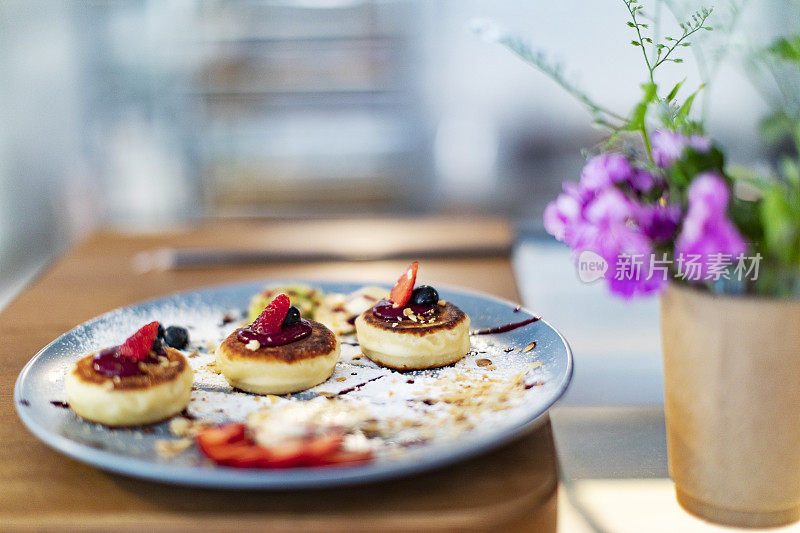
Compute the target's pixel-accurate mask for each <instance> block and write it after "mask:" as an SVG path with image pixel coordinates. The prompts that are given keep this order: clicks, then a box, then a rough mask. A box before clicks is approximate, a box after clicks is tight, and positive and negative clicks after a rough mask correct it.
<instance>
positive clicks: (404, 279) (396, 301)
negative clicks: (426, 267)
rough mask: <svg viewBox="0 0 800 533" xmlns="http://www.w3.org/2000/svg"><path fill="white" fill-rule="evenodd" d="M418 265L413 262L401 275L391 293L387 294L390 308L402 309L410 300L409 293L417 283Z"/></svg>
mask: <svg viewBox="0 0 800 533" xmlns="http://www.w3.org/2000/svg"><path fill="white" fill-rule="evenodd" d="M418 268H419V263H417V262H416V261H414V262H413V263H411V266H409V267H408V269H407V270H406V271H405V272H404V273H403V275H402V276H400V278H399V279H398V280H397V283H395V285H394V287H392V292H391V293H389V299H390V300H391V301H392V307H403V306H404V305H406V304H407V303H408V301H409V300H410V299H411V292H412V291H413V290H414V283H415V282H416V281H417V269H418Z"/></svg>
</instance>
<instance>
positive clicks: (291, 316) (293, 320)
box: [281, 306, 300, 328]
mask: <svg viewBox="0 0 800 533" xmlns="http://www.w3.org/2000/svg"><path fill="white" fill-rule="evenodd" d="M298 322H300V310H299V309H298V308H296V307H295V306H291V307H290V308H289V312H288V313H286V318H284V319H283V324H281V327H284V328H285V327H286V326H291V325H294V324H297V323H298Z"/></svg>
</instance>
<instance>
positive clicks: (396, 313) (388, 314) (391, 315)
mask: <svg viewBox="0 0 800 533" xmlns="http://www.w3.org/2000/svg"><path fill="white" fill-rule="evenodd" d="M433 307H434V306H424V305H413V304H412V305H407V306H405V307H395V306H394V304H393V303H392V302H390V301H389V300H381V301H380V302H378V303H377V304H375V307H373V308H372V313H373V314H374V315H375V316H376V317H378V318H384V319H386V320H402V319H403V318H405V315H403V310H404V309H411V311H412V312H413V313H414V314H415V315H424V314H425V313H428V312H430V311H431V310H432V309H433Z"/></svg>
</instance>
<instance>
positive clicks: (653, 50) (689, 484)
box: [473, 0, 800, 526]
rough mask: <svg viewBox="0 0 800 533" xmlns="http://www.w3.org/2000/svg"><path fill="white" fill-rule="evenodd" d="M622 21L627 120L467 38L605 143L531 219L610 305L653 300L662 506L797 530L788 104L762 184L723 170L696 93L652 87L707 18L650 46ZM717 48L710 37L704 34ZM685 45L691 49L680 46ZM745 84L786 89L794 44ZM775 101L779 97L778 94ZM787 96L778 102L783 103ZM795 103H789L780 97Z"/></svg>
mask: <svg viewBox="0 0 800 533" xmlns="http://www.w3.org/2000/svg"><path fill="white" fill-rule="evenodd" d="M621 8H622V11H623V12H625V14H626V16H627V21H626V24H627V26H628V30H629V31H630V32H631V35H632V37H633V39H632V40H631V41H630V43H631V45H632V46H634V47H636V48H637V49H638V50H639V51H640V53H641V58H642V61H643V63H644V66H645V70H644V73H645V79H644V82H643V83H642V84H641V88H642V92H641V99H640V100H639V101H638V102H636V103H634V104H633V105H632V106H631V111H630V112H629V113H627V114H621V113H617V112H615V111H612V110H610V109H608V108H607V107H605V106H603V105H601V104H599V103H597V102H595V101H594V100H593V99H592V98H591V97H590V96H589V95H588V94H586V93H585V92H583V91H582V90H580V89H578V88H577V87H575V86H574V85H573V84H571V83H570V82H569V81H568V80H567V79H566V78H565V77H564V76H563V74H562V69H561V68H560V67H559V66H558V65H557V64H555V63H553V62H551V61H550V60H549V59H548V58H547V56H546V55H545V54H544V53H542V52H539V51H536V50H535V49H534V48H533V47H532V46H530V45H529V44H528V43H527V41H526V40H525V39H522V38H520V37H518V36H516V35H514V34H513V33H511V32H509V31H506V30H504V29H501V28H499V27H497V26H496V25H493V24H491V23H487V22H475V23H473V30H474V31H476V32H477V33H478V34H479V35H481V36H482V37H484V38H485V39H486V40H489V41H492V42H497V43H500V44H502V45H504V46H506V47H507V48H509V49H511V50H512V51H513V52H515V53H516V54H517V55H518V56H520V57H521V58H522V59H523V60H525V61H526V62H528V63H529V64H531V65H533V66H534V67H536V68H537V69H538V70H540V71H541V72H543V73H545V74H547V75H548V76H550V77H551V78H552V79H553V80H554V81H555V82H556V83H558V84H559V85H561V87H563V88H564V89H565V90H566V91H567V92H569V93H570V94H572V95H574V96H575V97H576V98H577V99H578V100H579V101H580V102H581V103H582V104H584V105H585V106H586V107H587V108H588V110H589V111H590V113H591V114H592V117H593V119H594V123H595V124H596V125H598V126H600V127H602V128H604V129H606V130H607V132H608V136H607V139H606V140H605V141H604V142H603V143H602V144H601V145H599V146H598V147H595V149H594V150H593V151H592V153H591V154H590V156H589V157H588V158H587V162H586V164H585V166H584V168H583V170H582V172H581V175H580V178H579V180H578V181H577V182H572V181H567V182H565V183H564V185H563V192H562V193H561V194H560V195H559V196H558V197H557V198H556V199H555V200H554V201H553V202H551V203H550V204H549V205H548V206H547V208H546V209H545V212H544V227H545V229H546V231H547V232H548V233H550V234H551V235H553V236H554V237H555V238H556V239H558V240H559V241H563V242H564V243H566V244H567V245H568V246H569V247H570V248H571V249H572V250H573V257H574V260H575V262H576V267H577V269H578V273H579V275H580V276H581V278H582V279H584V280H586V279H585V278H584V277H583V274H587V273H588V274H591V276H590V277H589V279H597V278H598V277H599V278H602V279H604V281H605V283H606V284H607V285H608V287H609V289H610V291H611V292H612V293H613V294H614V295H617V296H620V297H622V298H633V297H639V296H645V295H652V294H660V295H661V303H662V307H661V309H662V341H663V346H664V377H665V411H666V418H667V430H668V431H667V434H668V451H669V462H670V473H671V475H672V477H673V479H674V481H675V483H676V492H677V496H678V501H679V502H680V503H681V504H682V505H683V506H684V507H685V508H686V509H687V510H689V511H691V512H693V513H695V514H697V515H700V516H702V517H705V518H707V519H710V520H713V521H716V522H720V523H726V524H732V525H749V526H766V525H778V524H783V523H788V522H791V521H795V520H797V519H798V518H800V475H798V474H797V472H800V399H798V395H797V394H796V391H797V390H800V357H798V356H800V327H799V326H800V303H799V302H798V301H797V300H796V299H794V298H792V297H796V296H797V295H798V294H800V282H798V280H800V164H798V156H797V153H798V152H799V151H800V105H794V104H797V102H792V104H793V105H789V103H787V102H785V101H784V102H783V103H782V104H780V105H777V106H776V111H775V113H774V114H773V116H772V117H770V118H769V119H768V120H767V121H765V124H766V125H767V126H768V129H769V130H770V131H771V132H772V135H773V137H775V138H780V139H781V140H785V139H791V141H792V142H793V143H794V149H793V150H790V151H789V154H788V155H787V156H785V157H783V158H781V159H780V160H779V161H778V162H777V164H775V165H774V167H773V168H772V169H770V170H768V171H760V172H756V171H753V170H749V169H743V168H736V167H731V166H728V165H726V161H725V157H724V153H723V151H722V149H721V148H720V147H719V146H718V145H717V144H715V143H714V141H713V140H712V139H711V138H710V137H709V136H708V135H707V134H706V133H705V131H704V127H703V121H702V120H700V119H698V118H696V117H697V116H699V114H698V113H697V112H696V110H694V112H693V109H694V108H695V107H697V106H695V102H696V101H697V100H699V99H700V98H698V95H699V94H700V93H701V91H703V89H704V87H705V86H706V85H707V84H708V83H711V81H712V77H713V76H712V75H713V72H714V71H715V70H716V67H717V66H718V61H719V60H720V59H721V57H722V56H724V47H723V48H722V52H720V50H716V52H715V53H714V54H713V57H714V58H715V60H714V62H711V63H709V62H708V61H705V62H703V64H704V69H703V72H701V75H702V77H704V78H706V80H705V83H704V84H703V85H700V86H699V87H697V88H696V89H695V90H694V91H693V92H690V93H689V94H687V95H685V96H682V95H683V94H685V92H686V91H685V90H684V87H683V85H684V82H683V81H676V80H672V81H671V82H668V83H664V82H663V81H662V79H661V77H660V76H661V74H662V72H661V71H662V70H663V69H662V68H661V67H662V66H663V65H665V64H669V63H672V64H676V63H678V64H680V63H683V61H684V58H683V57H681V54H682V52H685V51H687V50H689V51H695V54H700V52H699V51H698V50H697V47H698V44H700V43H702V41H703V40H704V39H703V37H704V36H705V35H708V33H707V32H711V31H712V30H714V29H717V30H721V33H723V34H727V35H730V34H731V33H732V31H733V29H734V27H735V25H736V23H737V20H738V17H739V15H740V13H741V8H742V5H741V4H738V3H735V2H734V3H731V4H730V5H729V9H728V11H729V13H728V15H729V16H728V17H727V19H726V23H725V24H722V25H718V26H717V27H716V28H715V27H714V26H712V24H711V21H712V10H711V9H705V8H703V9H700V10H699V11H696V12H694V13H692V14H690V15H689V17H688V18H686V19H685V20H678V21H676V26H675V27H676V33H673V34H672V35H667V36H665V37H663V38H661V39H657V38H656V37H655V35H656V32H653V31H652V30H651V25H652V24H654V22H653V21H652V20H651V19H650V18H649V17H648V16H647V14H646V12H645V7H644V6H643V5H642V3H641V2H640V1H639V0H622V5H621ZM718 33H719V31H718ZM693 41H699V42H700V43H694V44H693ZM749 67H750V68H749V71H751V72H758V71H759V69H761V70H762V71H763V70H770V69H771V70H772V72H773V73H775V72H776V71H780V72H781V73H783V74H785V73H787V72H790V73H792V74H793V75H795V76H797V79H800V38H781V39H777V40H776V41H775V42H774V44H773V45H772V46H770V47H769V48H768V49H767V50H764V51H761V52H759V54H756V55H753V56H752V57H751V65H750V66H749ZM789 93H791V91H789ZM789 96H791V95H789ZM795 98H797V97H795Z"/></svg>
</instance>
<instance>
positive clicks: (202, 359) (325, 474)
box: [14, 280, 572, 489]
mask: <svg viewBox="0 0 800 533" xmlns="http://www.w3.org/2000/svg"><path fill="white" fill-rule="evenodd" d="M292 281H295V280H292ZM287 282H289V280H268V281H261V282H254V283H244V284H234V285H225V286H218V287H212V288H208V289H203V290H199V291H194V292H185V293H180V294H175V295H171V296H166V297H163V298H158V299H154V300H150V301H147V302H144V303H140V304H137V305H133V306H130V307H125V308H121V309H116V310H114V311H111V312H109V313H106V314H104V315H101V316H99V317H97V318H94V319H92V320H90V321H88V322H86V323H84V324H81V325H80V326H78V327H76V328H74V329H72V330H71V331H68V332H67V333H65V334H64V335H62V336H60V337H59V338H57V339H56V340H54V341H53V342H52V343H50V344H49V345H47V346H46V347H45V348H44V349H42V350H41V351H40V352H39V353H38V354H36V355H35V356H34V357H33V358H32V359H31V360H30V361H29V362H28V364H27V365H26V366H25V368H24V369H23V370H22V372H21V373H20V375H19V378H18V379H17V383H16V387H15V390H14V402H15V404H16V407H17V412H18V413H19V416H20V418H21V419H22V421H23V422H24V423H25V425H26V426H27V427H28V429H30V431H31V432H33V433H34V434H35V435H36V436H37V437H39V438H40V439H41V440H42V441H44V442H45V443H46V444H47V445H49V446H51V447H52V448H54V449H56V450H58V451H60V452H61V453H64V454H66V455H68V456H70V457H73V458H75V459H77V460H79V461H83V462H85V463H88V464H91V465H94V466H96V467H98V468H102V469H105V470H109V471H112V472H117V473H120V474H125V475H129V476H134V477H138V478H144V479H149V480H153V481H159V482H164V483H171V484H177V485H191V486H199V487H213V488H226V489H231V488H234V489H255V488H258V489H288V488H301V487H322V486H333V485H344V484H353V483H361V482H367V481H374V480H379V479H387V478H393V477H399V476H405V475H409V474H413V473H417V472H421V471H425V470H430V469H433V468H436V467H440V466H443V465H447V464H450V463H453V462H455V461H459V460H461V459H465V458H467V457H471V456H474V455H476V454H479V453H482V452H486V451H487V450H490V449H492V448H495V447H497V446H499V445H501V444H503V443H506V442H508V441H509V440H511V439H513V438H515V437H517V436H519V435H520V434H522V433H524V432H526V431H529V430H531V429H532V428H533V427H535V425H536V424H537V423H538V421H540V420H541V417H542V415H543V414H545V413H546V412H547V410H548V409H549V408H550V407H551V406H552V405H553V404H554V403H555V402H556V400H558V398H559V397H561V395H562V394H564V391H565V390H566V389H567V386H568V384H569V381H570V378H571V375H572V355H571V353H570V349H569V346H568V345H567V342H566V341H565V340H564V338H563V337H562V336H561V335H560V334H559V333H558V331H556V330H555V329H554V328H553V327H552V326H550V324H548V323H547V321H545V320H539V321H537V322H534V323H531V324H528V325H526V326H523V327H519V328H517V329H514V330H512V331H508V332H504V333H498V334H489V335H477V336H474V337H473V351H472V352H471V353H470V354H469V355H468V356H467V357H466V358H465V359H464V360H463V361H461V362H459V363H457V364H456V365H455V367H453V366H451V367H447V368H444V369H436V370H425V371H417V372H413V373H410V374H409V373H406V374H400V373H398V372H394V371H391V370H388V369H384V368H380V367H377V366H376V365H374V364H373V363H371V362H370V361H368V360H366V359H365V358H359V357H358V354H359V349H358V347H357V346H351V345H344V344H343V346H342V359H341V361H340V362H339V364H338V366H337V370H336V372H335V373H334V376H333V377H332V378H331V379H330V380H328V381H327V382H325V383H323V384H322V385H319V386H317V387H314V388H313V389H310V390H309V391H305V392H303V393H300V394H296V395H294V397H293V400H294V401H304V400H308V399H311V398H313V397H316V396H317V395H318V393H320V392H324V393H327V394H337V393H340V392H343V391H353V392H352V393H353V395H355V396H358V398H359V400H358V401H362V400H363V401H365V402H375V403H376V404H378V405H380V406H381V409H382V410H383V407H384V406H385V407H386V409H385V411H386V412H387V413H395V414H397V413H398V412H400V414H402V411H404V410H407V411H409V412H411V411H412V409H411V407H408V408H405V407H404V406H406V405H409V406H410V405H412V404H414V399H416V398H418V397H419V395H420V394H423V393H422V392H420V391H421V390H422V389H420V387H422V386H423V385H422V384H423V383H427V384H428V385H425V386H426V387H428V388H427V389H426V392H425V393H426V394H428V393H429V392H430V389H431V387H433V388H435V387H436V386H437V384H439V383H444V382H445V381H446V379H445V378H446V377H447V376H448V375H451V376H452V375H453V373H455V372H466V373H468V374H469V375H471V376H475V375H488V376H490V377H491V378H492V379H497V380H498V381H501V380H502V379H505V378H508V377H509V376H512V375H515V374H516V375H517V376H519V375H520V373H522V374H524V376H525V380H526V382H525V387H524V391H523V392H519V391H517V392H516V394H517V395H518V401H516V403H515V404H514V406H513V408H508V409H501V410H497V411H494V412H491V413H489V415H488V418H487V421H486V423H482V424H480V426H479V427H478V428H476V429H475V430H470V431H467V432H464V433H460V434H458V435H457V436H456V437H454V438H449V439H446V438H438V437H434V438H430V439H425V440H424V441H423V442H420V443H418V444H416V445H415V446H413V447H412V448H409V449H408V451H407V452H405V453H400V454H392V455H391V456H381V457H378V458H377V459H376V460H375V461H373V462H371V463H369V464H364V465H361V466H353V467H323V468H319V467H318V468H295V469H281V470H243V469H235V468H227V467H220V466H216V465H213V464H211V463H210V462H208V461H207V460H206V459H205V458H204V457H202V456H201V454H200V453H199V452H198V451H197V450H195V449H194V448H193V447H192V448H190V449H188V450H187V451H185V452H184V453H181V454H179V455H176V456H174V457H169V458H165V457H163V456H162V455H160V454H159V453H157V451H156V442H157V441H158V440H163V439H172V438H174V437H173V436H171V434H170V431H169V424H168V422H165V423H161V424H156V425H153V426H149V427H146V428H134V429H112V428H108V427H104V426H101V425H99V424H93V423H89V422H86V421H84V420H82V419H80V418H79V417H77V416H76V415H75V414H74V413H73V412H72V410H70V409H69V408H65V407H64V406H62V405H60V404H59V402H63V401H65V400H66V398H65V393H64V390H63V387H64V375H65V373H66V371H67V370H68V369H69V367H70V366H71V365H72V364H73V363H74V362H75V361H76V360H77V359H79V358H80V357H82V356H84V355H86V354H88V353H91V352H92V351H95V350H97V349H99V348H102V347H106V346H111V345H114V344H119V343H120V342H121V341H122V340H124V339H125V338H126V337H127V336H128V335H129V334H130V333H131V332H133V331H135V330H136V329H138V327H140V326H141V325H142V324H144V323H146V322H149V321H151V320H159V321H161V322H162V323H164V324H167V325H169V324H176V325H182V326H186V327H188V330H189V334H190V338H191V342H192V344H191V345H190V346H189V348H187V353H192V354H193V357H191V358H190V359H189V360H190V363H191V364H192V367H193V368H195V369H196V377H195V389H196V390H195V391H194V392H193V399H194V401H192V402H191V403H190V407H189V412H190V413H192V414H194V415H196V416H200V417H203V418H216V419H218V420H219V421H224V420H241V419H242V418H243V417H244V415H245V414H246V413H247V412H249V411H251V410H253V409H255V408H259V407H263V406H264V404H263V403H259V400H257V399H256V397H254V396H251V395H248V394H244V393H241V392H235V391H233V390H232V389H231V388H230V387H228V386H227V383H225V381H224V379H222V377H221V376H219V375H217V374H215V373H214V372H211V371H209V368H208V367H207V366H206V365H208V363H209V362H211V361H213V355H211V353H209V350H213V347H214V345H215V343H218V342H219V341H220V340H221V339H222V338H224V336H225V335H226V334H228V333H229V332H230V331H232V330H233V329H234V328H235V327H236V326H237V323H236V322H226V321H225V320H223V317H224V316H225V315H229V316H230V315H231V314H233V315H234V316H237V317H241V316H242V313H243V310H244V309H246V307H247V305H248V302H249V300H250V298H251V296H252V295H253V294H255V293H256V292H258V291H259V290H261V289H262V288H263V287H264V286H265V285H273V284H280V283H287ZM303 283H308V284H310V285H313V286H315V287H317V288H319V289H321V290H322V291H324V292H326V293H328V292H337V293H347V292H350V291H353V290H355V289H357V288H359V287H361V286H363V285H364V283H358V282H340V281H335V282H334V281H321V280H304V281H303ZM440 294H441V298H443V299H446V300H448V301H450V302H453V303H454V304H456V305H458V306H459V307H460V308H461V309H462V310H464V312H466V313H467V314H468V315H469V316H470V318H471V320H472V329H473V330H476V329H482V328H492V327H495V326H498V325H502V324H508V323H515V322H520V321H524V320H525V319H527V318H531V317H532V316H534V315H533V313H531V312H530V311H528V310H526V309H519V308H518V307H517V306H516V305H515V304H513V303H511V302H508V301H505V300H501V299H499V298H495V297H493V296H488V295H485V294H479V293H476V292H471V291H466V290H461V289H448V288H442V289H440ZM351 340H354V339H351ZM534 342H535V347H534V346H533V345H532V343H534ZM487 359H488V360H489V361H490V362H491V364H490V365H489V366H487V362H486V360H487ZM481 360H483V361H481ZM412 377H414V379H411V378H412ZM410 382H415V384H413V385H412V384H410ZM522 390H523V387H520V391H522ZM403 402H405V403H403ZM382 412H383V411H382ZM387 416H388V415H387ZM445 425H446V424H445Z"/></svg>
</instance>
